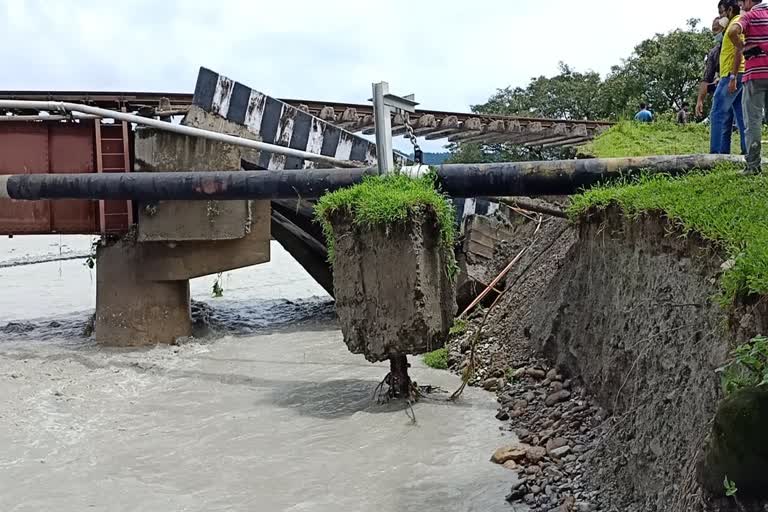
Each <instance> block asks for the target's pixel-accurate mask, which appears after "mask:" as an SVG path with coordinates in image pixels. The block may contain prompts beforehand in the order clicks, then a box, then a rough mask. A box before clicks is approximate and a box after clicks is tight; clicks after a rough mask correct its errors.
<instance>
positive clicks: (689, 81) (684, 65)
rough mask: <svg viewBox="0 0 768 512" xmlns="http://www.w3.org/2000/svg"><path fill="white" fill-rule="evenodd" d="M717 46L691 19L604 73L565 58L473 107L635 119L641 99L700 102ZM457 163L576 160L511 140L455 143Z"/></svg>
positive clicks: (661, 103) (656, 103)
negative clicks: (548, 73) (707, 61)
mask: <svg viewBox="0 0 768 512" xmlns="http://www.w3.org/2000/svg"><path fill="white" fill-rule="evenodd" d="M713 44H714V39H713V37H712V33H711V32H710V31H708V30H707V29H705V28H699V20H694V19H691V20H688V22H687V26H686V28H685V29H677V30H673V31H672V32H669V33H667V34H656V35H655V36H654V37H652V38H650V39H647V40H645V41H643V42H642V43H640V44H639V45H637V46H636V47H635V49H634V51H633V52H632V54H631V55H630V56H629V57H628V58H626V59H624V60H623V61H622V62H621V63H620V64H618V65H616V66H613V67H612V68H611V71H610V73H609V74H608V76H607V77H606V78H605V80H603V79H602V77H601V76H600V74H599V73H596V72H594V71H588V72H586V73H580V72H577V71H575V70H574V69H572V68H571V67H570V66H568V65H567V64H565V63H563V62H561V63H560V66H559V73H558V74H557V75H555V76H552V77H545V76H540V77H537V78H533V79H531V81H530V82H529V83H528V85H527V86H526V87H524V88H523V87H514V88H513V87H506V88H504V89H497V91H496V93H495V94H494V95H493V96H491V97H490V98H489V99H488V101H487V102H485V103H483V104H481V105H473V106H472V111H473V112H476V113H478V114H501V115H512V116H527V117H547V118H555V119H591V120H604V119H609V120H619V119H625V118H628V117H631V116H632V115H633V114H634V113H635V112H636V111H637V107H638V105H639V103H640V102H645V103H647V104H648V105H650V107H651V108H652V109H653V110H654V112H655V113H656V114H665V113H668V112H674V111H677V110H678V109H679V108H680V107H682V104H683V102H685V101H688V102H689V103H691V104H694V103H695V98H696V92H697V89H698V84H699V81H700V79H701V75H702V71H703V61H704V57H705V56H706V54H707V53H708V52H709V50H710V48H711V47H712V45H713ZM447 147H448V149H449V151H450V152H451V155H452V156H451V159H450V161H452V162H457V163H472V162H501V161H521V160H547V159H553V158H572V157H573V155H574V154H575V151H574V150H573V149H570V148H546V149H545V148H535V147H534V148H531V147H520V146H513V145H509V144H490V145H488V144H462V145H458V144H451V145H449V146H447Z"/></svg>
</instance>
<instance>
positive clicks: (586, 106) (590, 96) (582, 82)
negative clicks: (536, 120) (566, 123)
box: [472, 62, 605, 119]
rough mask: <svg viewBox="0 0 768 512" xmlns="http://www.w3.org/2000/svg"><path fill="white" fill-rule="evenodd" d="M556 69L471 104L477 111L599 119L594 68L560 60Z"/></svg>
mask: <svg viewBox="0 0 768 512" xmlns="http://www.w3.org/2000/svg"><path fill="white" fill-rule="evenodd" d="M559 69H560V73H559V74H557V75H555V76H553V77H551V78H547V77H545V76H540V77H538V78H534V79H533V80H531V82H530V83H529V84H528V87H526V88H525V89H523V88H521V87H516V88H514V89H513V88H511V87H507V88H505V89H499V90H497V91H496V94H494V95H493V96H491V98H490V99H489V100H488V101H487V102H486V103H484V104H482V105H474V106H472V111H473V112H476V113H478V114H502V115H518V116H532V117H549V118H557V119H599V118H602V117H605V112H604V110H603V109H601V106H600V102H599V98H598V96H597V91H599V89H600V87H601V84H602V79H601V78H600V75H599V74H598V73H596V72H594V71H589V72H587V73H579V72H576V71H574V70H573V69H571V67H570V66H568V65H567V64H565V63H563V62H561V63H560V66H559Z"/></svg>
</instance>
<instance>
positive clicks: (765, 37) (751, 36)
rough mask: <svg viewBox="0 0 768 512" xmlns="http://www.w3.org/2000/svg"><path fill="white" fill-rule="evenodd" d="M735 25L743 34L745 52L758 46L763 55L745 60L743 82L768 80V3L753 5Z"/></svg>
mask: <svg viewBox="0 0 768 512" xmlns="http://www.w3.org/2000/svg"><path fill="white" fill-rule="evenodd" d="M737 23H738V24H739V26H740V27H741V29H742V31H743V32H744V37H745V42H744V48H745V50H748V49H749V48H752V47H754V46H759V47H760V48H761V49H763V52H764V53H765V55H761V56H759V57H752V58H750V59H747V62H746V72H745V73H744V78H743V81H744V82H748V81H750V80H768V51H766V50H768V3H759V4H757V5H755V6H754V7H753V8H752V9H751V10H750V11H749V12H745V13H744V14H742V15H741V19H740V20H739V21H738V22H737Z"/></svg>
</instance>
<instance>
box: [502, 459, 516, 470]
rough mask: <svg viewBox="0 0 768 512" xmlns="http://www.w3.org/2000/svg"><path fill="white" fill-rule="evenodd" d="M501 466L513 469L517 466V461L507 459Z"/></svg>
mask: <svg viewBox="0 0 768 512" xmlns="http://www.w3.org/2000/svg"><path fill="white" fill-rule="evenodd" d="M502 466H504V467H505V468H507V469H511V470H513V471H514V470H516V469H517V468H518V465H517V462H515V461H514V460H508V461H507V462H505V463H504V464H502Z"/></svg>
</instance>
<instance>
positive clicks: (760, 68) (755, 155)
mask: <svg viewBox="0 0 768 512" xmlns="http://www.w3.org/2000/svg"><path fill="white" fill-rule="evenodd" d="M740 3H741V7H742V9H744V11H745V12H744V14H742V16H741V17H740V18H739V19H738V20H737V21H736V22H735V23H732V24H731V25H730V26H729V27H728V38H729V39H730V41H731V42H732V43H733V45H734V47H735V48H736V59H735V61H734V63H733V68H732V69H731V72H732V73H733V74H734V75H735V74H737V73H738V67H737V66H738V65H739V62H740V61H741V59H742V56H743V57H744V58H746V66H745V72H744V78H743V82H744V93H743V105H744V117H745V120H746V139H747V167H746V169H745V170H744V173H745V174H757V173H759V172H762V167H761V163H762V162H761V156H760V155H761V150H762V145H761V141H760V138H761V136H762V128H763V111H764V109H765V106H766V97H768V53H766V50H768V4H766V3H764V2H763V1H762V0H742V1H741V2H740ZM742 36H743V38H744V40H743V41H742ZM728 90H729V91H731V92H735V90H736V82H735V81H731V83H730V84H729V88H728Z"/></svg>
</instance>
